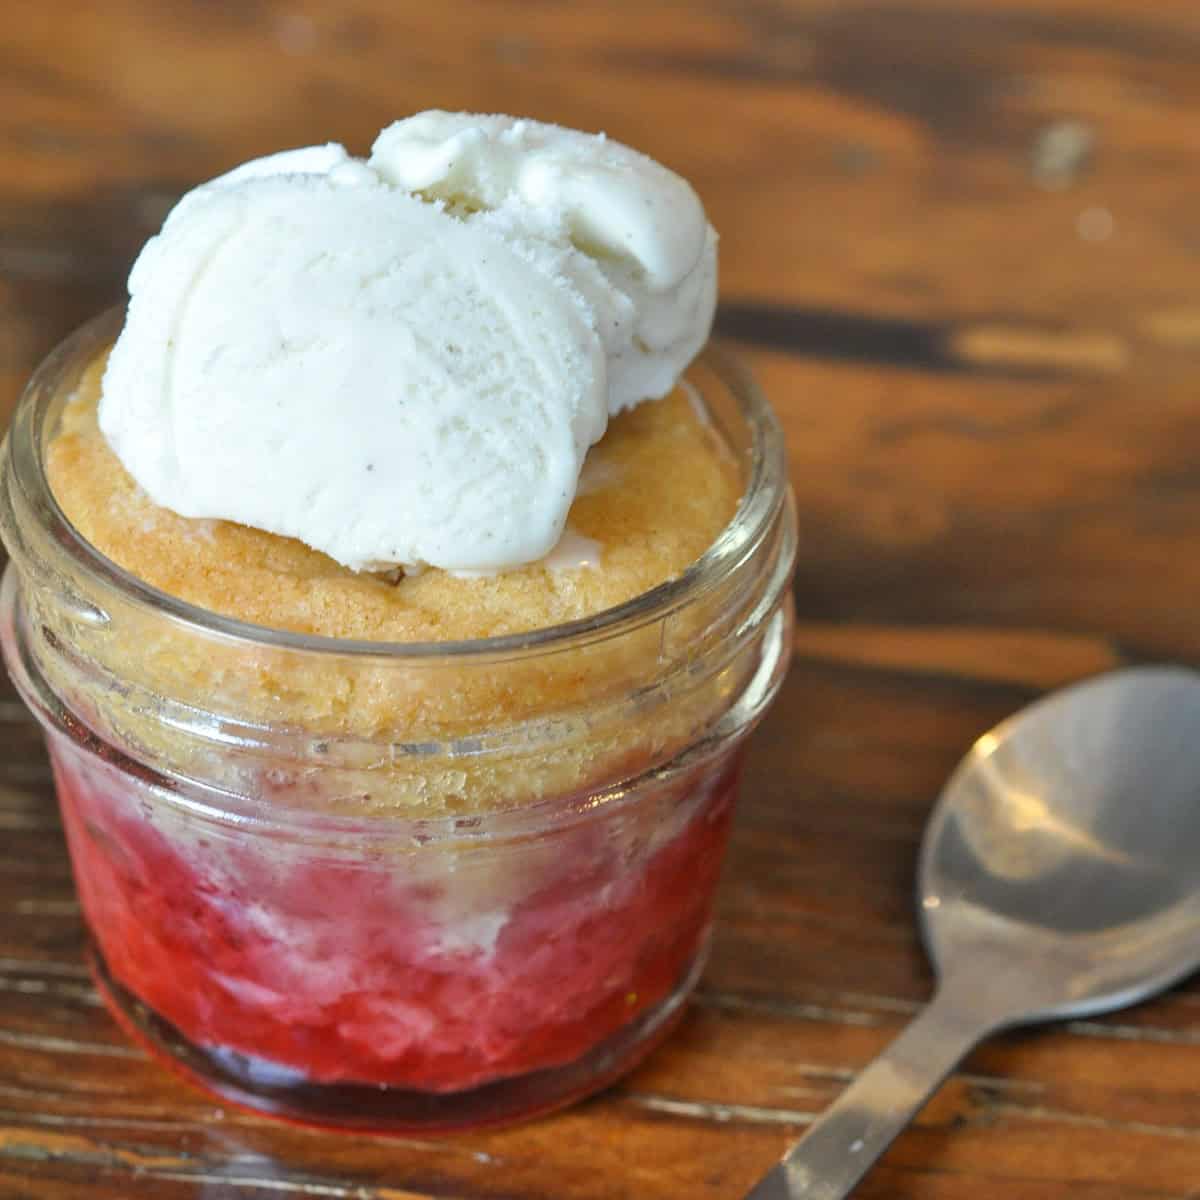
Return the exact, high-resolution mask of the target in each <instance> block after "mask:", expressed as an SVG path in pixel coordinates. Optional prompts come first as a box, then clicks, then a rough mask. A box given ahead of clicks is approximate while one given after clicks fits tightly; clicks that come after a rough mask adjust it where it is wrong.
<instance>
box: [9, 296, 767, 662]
mask: <svg viewBox="0 0 1200 1200" xmlns="http://www.w3.org/2000/svg"><path fill="white" fill-rule="evenodd" d="M123 316H124V308H123V306H120V305H118V306H115V307H113V308H110V309H108V310H106V311H105V312H103V313H101V314H100V315H99V316H97V317H94V318H93V319H92V320H90V321H88V322H86V323H85V324H84V325H82V326H80V327H79V328H78V329H76V330H75V332H74V333H72V334H70V335H69V336H68V337H67V338H66V339H64V340H63V341H62V342H61V343H60V344H59V345H58V346H57V348H56V349H55V350H53V351H52V352H51V353H50V354H49V355H48V356H47V357H46V358H45V359H44V360H43V361H42V363H41V364H40V365H39V366H38V368H37V369H36V370H35V372H34V374H33V376H32V377H31V378H30V380H29V383H28V384H27V385H26V387H25V390H24V392H23V394H22V396H21V399H20V401H19V402H18V405H17V409H16V412H15V413H14V416H13V421H12V424H11V427H10V429H9V434H8V453H9V456H10V463H9V466H10V470H11V472H12V483H13V484H15V486H17V487H19V488H20V489H21V490H22V492H24V494H25V497H26V499H27V501H28V502H29V503H30V504H31V506H32V509H33V511H35V512H37V513H38V514H39V515H40V516H41V517H42V518H43V519H44V520H45V522H46V524H47V526H48V530H47V531H48V532H49V533H50V534H51V536H52V538H53V540H54V542H55V543H56V544H57V546H58V547H59V549H60V550H61V551H62V552H63V553H65V554H66V555H67V556H68V557H69V558H70V559H71V561H72V564H73V565H74V566H75V567H76V568H77V569H79V570H80V571H81V572H82V573H83V574H84V575H85V576H87V577H88V578H90V579H91V581H92V582H94V583H96V584H98V585H99V586H100V588H101V590H112V591H115V592H116V593H117V594H118V595H120V597H121V598H122V600H124V601H127V602H132V603H134V604H135V605H136V606H139V607H142V608H146V609H150V610H153V611H154V612H155V613H156V614H158V615H163V616H166V617H168V618H170V619H171V620H172V622H174V623H177V624H179V625H181V626H182V627H184V628H185V629H186V630H188V631H190V632H196V633H200V634H203V635H205V636H209V637H217V638H219V639H221V640H223V641H227V642H233V643H235V644H237V643H242V644H246V645H247V646H264V645H265V646H270V647H274V648H278V649H282V650H289V651H296V652H301V653H305V654H315V655H330V654H337V655H346V656H351V657H355V658H360V659H364V658H365V659H370V658H378V659H385V660H388V661H391V662H396V661H404V660H412V661H421V662H428V661H430V660H436V659H450V660H457V661H462V660H472V661H477V660H480V659H488V658H503V659H509V658H512V657H521V656H524V655H525V654H544V653H553V652H556V651H560V650H565V649H568V648H574V647H577V646H580V645H586V644H589V643H592V642H596V641H603V640H607V639H608V638H610V637H615V636H618V635H620V634H623V633H626V632H629V631H631V630H633V629H636V628H638V627H640V626H642V625H644V624H647V623H649V622H651V621H657V620H661V619H662V618H663V617H665V616H667V615H669V614H670V613H672V612H674V611H675V610H677V609H679V608H681V607H683V606H684V605H686V604H687V602H688V601H689V600H691V599H692V598H693V597H695V596H697V595H698V594H700V593H702V592H704V591H706V590H707V589H708V588H709V587H712V586H715V585H716V584H718V583H720V582H721V581H722V580H724V579H725V578H727V577H728V576H729V575H730V574H731V573H732V572H734V571H735V570H736V569H737V567H738V566H739V564H740V563H742V562H743V561H744V560H745V558H746V557H747V555H748V554H750V553H752V552H753V550H754V548H755V547H756V546H757V545H759V544H760V543H761V541H762V539H763V537H764V536H766V534H767V531H768V530H769V529H770V527H771V525H772V522H773V521H774V519H775V516H776V514H777V512H778V509H779V507H780V505H781V504H782V503H783V499H784V495H785V492H786V489H787V467H786V458H785V453H784V439H783V431H782V429H781V427H780V425H779V422H778V419H777V418H776V416H775V414H774V412H773V411H772V409H771V407H770V405H769V403H768V402H767V400H766V398H765V396H764V395H763V393H762V392H761V390H760V389H759V387H758V385H757V383H756V382H755V381H754V379H753V377H752V376H751V374H750V372H749V370H748V369H747V368H746V367H744V366H743V365H742V364H741V363H740V361H739V360H738V358H737V356H736V355H735V354H733V353H732V352H730V351H728V350H726V349H724V348H723V347H721V346H718V345H714V344H713V343H711V342H710V343H709V344H708V345H707V346H706V347H705V349H704V350H703V352H702V353H701V354H700V356H699V357H698V358H697V360H696V361H697V363H699V364H701V365H704V366H707V367H708V369H709V370H711V371H712V372H713V374H715V375H716V376H717V378H718V379H719V380H720V381H721V383H722V384H724V386H725V387H726V388H728V390H729V392H730V394H731V395H732V396H733V398H734V400H735V402H736V404H737V406H738V409H739V411H740V412H741V415H742V417H743V419H744V420H745V422H746V424H747V426H748V428H749V430H750V447H749V449H750V471H749V474H748V477H747V479H746V484H745V488H744V490H743V493H742V497H741V499H740V501H739V503H738V507H737V510H736V512H735V513H734V515H733V517H732V519H731V520H730V521H729V523H728V524H727V525H726V526H725V528H724V529H723V530H722V531H721V533H719V534H718V535H717V537H716V539H715V540H714V541H713V543H712V545H710V546H709V547H708V549H707V550H705V552H704V553H703V554H702V555H701V556H700V557H699V558H697V559H696V560H695V561H694V562H693V563H692V564H691V565H690V566H689V567H688V568H687V569H686V570H685V571H683V573H682V574H680V575H678V576H676V577H675V578H674V579H669V580H666V581H665V582H663V583H660V584H658V585H657V586H655V587H653V588H650V589H649V590H647V591H645V592H641V593H640V594H638V595H637V596H634V597H632V598H631V599H629V600H626V601H624V602H623V603H621V604H618V605H615V606H613V607H611V608H606V609H603V610H601V611H600V612H598V613H595V614H593V615H591V616H588V617H583V618H579V619H577V620H573V621H568V622H563V623H560V624H557V625H550V626H545V627H543V628H540V629H535V630H530V631H528V632H525V633H515V634H505V635H502V636H498V637H486V638H475V639H469V640H455V641H450V640H448V641H432V642H389V641H364V640H358V639H352V638H336V637H328V636H323V635H317V634H306V633H298V632H294V631H292V630H286V629H277V628H273V627H271V626H267V625H259V624H256V623H253V622H249V621H244V620H241V619H239V618H237V617H229V616H225V615H223V614H221V613H217V612H214V611H212V610H211V609H207V608H203V607H201V606H200V605H196V604H192V603H191V602H189V601H187V600H183V599H181V598H179V597H177V596H173V595H171V594H170V593H169V592H165V591H163V590H162V589H160V588H157V587H155V586H154V585H152V584H150V583H147V582H146V581H144V580H142V579H140V578H139V577H138V576H136V575H134V574H133V573H132V572H130V571H127V570H126V569H125V568H123V567H121V566H120V565H118V564H117V563H116V562H114V561H113V560H112V559H110V558H108V557H107V555H105V554H103V553H102V552H101V551H100V550H99V549H97V548H96V547H95V546H93V545H92V543H91V542H89V541H88V540H87V539H86V538H85V537H84V536H83V535H82V534H81V533H80V532H79V531H78V530H77V529H76V528H75V526H74V525H73V524H72V523H71V522H70V520H69V519H68V518H67V516H66V514H65V513H64V512H63V510H62V508H61V507H60V506H59V504H58V500H57V498H56V497H55V496H54V493H53V490H52V489H51V487H50V483H49V480H48V478H47V476H46V471H45V462H44V458H43V454H42V447H43V441H44V438H43V435H44V431H45V428H44V427H45V421H46V418H47V413H48V409H49V406H50V403H51V402H52V400H53V399H54V398H55V397H56V395H57V394H58V390H59V388H58V387H57V384H58V382H59V381H58V378H57V377H58V376H60V375H61V374H63V373H64V372H65V371H67V370H68V369H70V367H71V366H72V365H73V364H75V363H77V362H79V361H80V360H81V359H83V358H84V357H85V356H86V357H87V360H88V361H90V359H91V357H92V356H93V355H94V354H95V353H97V352H98V351H99V350H100V349H101V348H102V347H103V346H105V345H107V344H110V343H111V342H112V341H113V340H114V339H115V337H116V335H117V333H118V332H119V329H120V325H121V322H122V319H123Z"/></svg>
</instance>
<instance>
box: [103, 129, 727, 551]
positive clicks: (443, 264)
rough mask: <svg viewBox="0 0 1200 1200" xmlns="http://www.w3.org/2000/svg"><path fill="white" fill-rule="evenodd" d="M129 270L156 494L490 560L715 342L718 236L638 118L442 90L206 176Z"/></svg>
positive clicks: (149, 474)
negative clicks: (617, 417) (354, 138)
mask: <svg viewBox="0 0 1200 1200" xmlns="http://www.w3.org/2000/svg"><path fill="white" fill-rule="evenodd" d="M129 291H130V301H129V311H128V316H127V318H126V323H125V327H124V330H123V331H122V333H121V336H120V338H119V339H118V341H117V344H116V346H115V347H114V349H113V352H112V356H111V358H110V360H109V364H108V368H107V371H106V373H105V376H104V386H103V394H102V398H101V402H100V425H101V428H102V429H103V431H104V433H105V435H106V437H107V438H108V440H109V442H110V443H111V444H112V446H113V449H114V450H115V451H116V453H117V455H118V456H119V457H120V459H121V461H122V462H123V463H124V465H125V467H126V469H127V470H128V471H129V472H130V474H131V475H133V477H134V478H135V479H136V480H137V481H138V483H139V484H141V486H142V487H144V488H145V489H146V491H147V492H148V493H149V495H150V496H151V498H152V499H153V500H154V501H155V502H156V503H158V504H160V505H163V506H164V507H166V508H170V509H173V510H174V511H175V512H178V513H181V514H182V515H184V516H188V517H211V518H222V519H225V520H231V521H238V522H241V523H242V524H245V525H252V526H256V527H258V528H260V529H265V530H269V531H270V532H272V533H279V534H285V535H288V536H291V537H295V538H299V539H300V540H302V541H304V542H306V543H308V545H310V546H313V547H315V548H317V549H319V550H323V551H324V552H325V553H326V554H328V555H330V556H331V557H333V558H335V559H337V560H338V561H339V562H341V563H344V564H345V565H346V566H349V567H351V568H354V569H356V570H358V569H364V568H379V567H387V566H394V565H402V566H420V565H425V564H430V565H433V566H438V567H445V568H449V569H454V570H468V571H471V570H489V569H496V568H504V567H509V566H515V565H518V564H521V563H526V562H532V561H534V560H537V559H539V558H542V557H543V556H544V555H546V554H547V553H548V552H549V551H550V550H551V549H552V548H553V547H554V546H555V544H556V542H557V541H558V539H559V537H560V535H561V533H562V531H563V524H564V521H565V519H566V515H567V510H568V509H569V508H570V505H571V501H572V500H573V498H574V496H575V491H576V487H577V485H578V481H579V473H580V469H581V467H582V465H583V459H584V455H585V454H586V452H587V449H588V447H589V446H590V445H591V444H592V443H594V442H595V441H597V440H598V439H599V438H600V437H601V435H602V434H603V433H604V430H605V427H606V424H607V421H608V418H609V416H610V415H611V414H613V413H616V412H618V411H620V410H621V409H622V408H625V407H627V406H629V405H631V404H636V403H637V402H638V401H640V400H643V399H647V398H650V397H658V396H662V395H665V394H666V393H667V392H668V391H670V390H671V388H672V387H673V386H674V384H675V382H676V380H677V379H678V377H679V375H680V373H681V372H682V370H683V369H684V367H685V366H686V365H687V364H688V362H689V361H690V360H691V359H692V358H693V357H694V356H695V354H696V353H697V351H698V350H699V349H700V347H701V346H702V345H703V344H704V342H705V340H706V338H707V336H708V332H709V327H710V325H711V323H712V315H713V309H714V305H715V299H716V238H715V235H714V234H713V231H712V229H711V227H710V226H709V225H708V223H707V221H706V220H705V217H704V211H703V209H702V207H701V205H700V202H699V200H698V199H697V198H696V195H695V193H694V192H693V191H692V189H691V188H690V187H689V186H688V184H687V183H686V182H685V181H684V180H682V179H681V178H679V176H677V175H675V174H673V173H672V172H671V171H669V170H667V169H666V168H665V167H662V166H660V165H659V164H657V163H655V162H653V161H652V160H651V159H648V158H646V157H645V156H644V155H641V154H638V153H636V152H635V151H633V150H630V149H628V148H627V147H625V146H622V145H620V144H618V143H616V142H612V141H608V140H607V139H605V138H604V137H602V136H599V137H596V136H590V135H586V134H582V133H576V132H574V131H571V130H566V129H561V128H558V127H557V126H553V125H543V124H539V123H537V122H533V121H518V120H514V119H513V118H510V117H492V116H487V117H481V116H470V115H466V114H453V113H441V112H430V113H422V114H420V115H418V116H415V117H411V118H409V119H408V120H404V121H398V122H397V123H396V124H394V125H392V126H390V127H389V128H387V129H385V130H384V131H383V132H382V133H381V134H380V135H379V138H378V139H377V140H376V142H375V146H374V148H373V150H372V153H371V157H370V158H369V159H367V160H361V159H355V158H352V157H350V156H349V155H348V154H347V153H346V151H345V150H344V149H343V148H342V147H341V146H336V145H328V146H312V147H308V148H306V149H302V150H294V151H288V152H285V153H283V154H276V155H272V156H270V157H268V158H263V159H258V160H255V161H254V162H249V163H246V164H245V165H244V166H241V167H239V168H237V169H236V170H234V171H231V172H230V173H229V174H227V175H223V176H221V177H220V178H218V179H215V180H213V181H212V182H210V183H207V184H204V185H203V186H201V187H199V188H197V189H195V190H194V191H192V192H190V193H188V195H186V196H185V197H184V198H183V199H182V200H181V201H180V202H179V204H178V205H177V206H176V207H175V209H174V210H173V211H172V212H171V214H170V215H169V216H168V218H167V220H166V223H165V224H164V226H163V229H162V232H161V233H160V234H159V235H158V236H157V237H155V238H152V239H151V240H150V242H148V243H147V245H146V247H145V249H144V250H143V251H142V253H141V255H140V257H139V258H138V260H137V262H136V263H135V265H134V268H133V272H132V273H131V275H130V278H129Z"/></svg>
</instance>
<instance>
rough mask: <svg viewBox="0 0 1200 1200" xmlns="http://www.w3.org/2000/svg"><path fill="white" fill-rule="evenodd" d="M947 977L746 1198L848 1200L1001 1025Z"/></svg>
mask: <svg viewBox="0 0 1200 1200" xmlns="http://www.w3.org/2000/svg"><path fill="white" fill-rule="evenodd" d="M979 998H980V997H979V993H978V991H976V989H975V988H973V987H971V986H969V985H967V986H964V987H955V986H951V981H950V980H947V981H946V982H945V983H944V984H943V985H942V986H941V987H940V988H939V989H938V992H937V995H935V996H934V998H933V1000H932V1001H931V1002H930V1004H929V1005H928V1007H927V1008H925V1009H924V1010H923V1011H922V1012H921V1013H920V1014H919V1015H918V1016H917V1017H916V1018H915V1019H914V1020H913V1021H912V1023H911V1024H910V1025H909V1026H908V1027H907V1028H906V1029H905V1030H904V1032H903V1033H901V1034H900V1036H899V1037H898V1038H897V1039H896V1040H895V1041H894V1042H893V1043H892V1044H891V1045H890V1046H889V1047H888V1048H887V1049H886V1050H885V1051H884V1052H883V1053H882V1054H881V1055H880V1056H879V1057H878V1058H877V1059H875V1061H874V1062H873V1063H871V1064H870V1065H869V1066H868V1067H866V1069H865V1070H863V1071H862V1072H861V1073H860V1074H859V1076H858V1078H857V1079H855V1080H854V1082H853V1083H851V1084H850V1085H849V1086H848V1087H847V1088H846V1090H845V1091H843V1092H842V1094H841V1095H840V1096H839V1097H838V1098H837V1100H836V1101H834V1103H833V1104H832V1105H831V1106H830V1107H829V1108H828V1109H827V1110H826V1111H825V1113H824V1114H823V1115H822V1116H821V1118H820V1119H819V1120H818V1121H817V1122H816V1124H814V1125H812V1126H810V1128H809V1130H808V1132H807V1133H806V1134H805V1135H804V1137H803V1138H801V1140H800V1141H799V1142H798V1143H797V1144H796V1145H795V1146H793V1147H792V1148H791V1150H789V1151H788V1153H787V1154H785V1155H784V1157H783V1159H782V1161H781V1162H780V1163H779V1165H778V1166H776V1167H775V1169H774V1170H773V1171H771V1173H770V1174H769V1175H766V1176H765V1177H764V1178H763V1179H762V1180H761V1181H760V1182H759V1183H758V1184H757V1185H756V1186H755V1188H754V1189H753V1191H751V1192H748V1193H747V1194H746V1198H745V1200H843V1197H845V1196H848V1195H849V1194H850V1191H851V1189H852V1188H853V1187H854V1185H855V1184H856V1183H858V1182H859V1180H861V1179H862V1177H863V1176H864V1175H865V1174H866V1173H867V1171H869V1170H870V1169H871V1167H872V1166H873V1165H874V1164H875V1162H876V1160H877V1159H878V1158H879V1157H880V1155H882V1154H883V1152H884V1151H885V1150H886V1149H887V1148H888V1147H889V1146H890V1145H891V1144H892V1142H893V1141H894V1140H895V1139H896V1137H897V1135H898V1134H900V1132H901V1131H902V1130H903V1129H904V1128H905V1127H906V1126H907V1125H908V1124H909V1122H911V1121H912V1120H913V1118H914V1117H915V1116H916V1115H917V1113H918V1112H920V1110H921V1108H922V1106H923V1105H924V1104H925V1102H926V1101H927V1100H928V1099H929V1097H930V1096H931V1095H932V1094H933V1093H934V1092H935V1091H936V1090H937V1088H938V1087H939V1086H940V1085H941V1083H942V1081H943V1080H944V1079H945V1078H946V1076H947V1075H949V1074H950V1072H951V1071H953V1070H954V1068H955V1067H956V1066H957V1065H958V1063H959V1062H960V1061H961V1060H962V1059H963V1057H964V1056H965V1055H966V1054H967V1052H968V1051H969V1050H971V1049H972V1048H973V1047H974V1046H975V1045H977V1044H978V1043H979V1042H981V1041H982V1040H983V1039H984V1037H986V1036H987V1035H988V1034H989V1033H991V1032H993V1031H994V1030H995V1029H996V1027H997V1024H998V1022H997V1020H996V1018H995V1015H994V1014H993V1013H990V1012H987V1011H986V1002H985V1004H982V1005H977V1004H975V1003H972V1001H977V1000H978V999H979Z"/></svg>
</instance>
